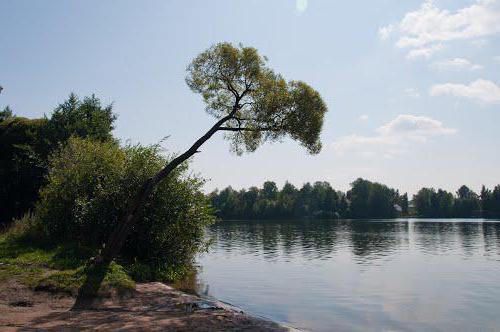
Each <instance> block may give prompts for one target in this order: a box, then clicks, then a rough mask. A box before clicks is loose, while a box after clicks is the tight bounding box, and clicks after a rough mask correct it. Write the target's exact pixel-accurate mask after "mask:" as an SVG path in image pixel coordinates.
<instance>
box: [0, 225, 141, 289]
mask: <svg viewBox="0 0 500 332" xmlns="http://www.w3.org/2000/svg"><path fill="white" fill-rule="evenodd" d="M37 242H40V241H37V237H36V234H30V233H29V231H26V229H24V228H20V227H15V226H14V227H13V228H11V229H9V230H8V231H7V232H5V233H3V234H0V289H1V288H2V286H1V285H7V284H8V283H6V281H8V280H12V281H15V282H18V283H21V284H23V285H25V286H28V287H30V288H32V289H35V290H45V291H50V292H57V293H66V294H71V295H76V294H77V291H78V289H79V288H80V286H81V285H82V284H83V282H84V280H85V277H86V276H85V273H84V269H85V263H86V262H87V261H88V259H89V258H90V257H91V256H92V254H93V253H94V252H93V250H91V249H89V248H81V247H77V246H75V245H71V244H68V245H59V246H55V247H54V246H52V247H50V246H44V245H43V244H42V243H37ZM134 288H135V283H134V281H133V280H132V279H131V278H130V276H129V275H128V274H127V273H126V271H125V270H124V268H123V267H122V266H121V265H119V264H117V263H114V262H113V263H112V264H111V266H110V268H109V270H108V272H107V274H106V276H105V278H104V281H103V283H102V285H101V288H100V290H99V293H100V294H101V295H103V296H108V295H110V294H112V293H113V292H115V291H116V292H117V293H123V292H126V291H130V290H133V289H134Z"/></svg>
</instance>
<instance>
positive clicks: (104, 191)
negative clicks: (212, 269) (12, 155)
mask: <svg viewBox="0 0 500 332" xmlns="http://www.w3.org/2000/svg"><path fill="white" fill-rule="evenodd" d="M166 162H167V159H166V158H165V157H163V156H162V155H161V154H160V150H159V147H158V146H151V147H142V146H138V145H136V146H126V147H124V148H122V147H120V146H118V145H117V144H116V143H113V142H99V141H93V140H88V139H81V138H76V137H73V138H70V139H69V141H68V143H67V144H66V145H65V146H64V147H63V148H62V149H60V150H59V151H58V152H56V153H55V154H54V155H52V157H51V158H50V160H49V172H48V177H47V180H48V184H47V185H46V186H45V187H44V188H43V189H42V190H41V192H40V201H39V203H38V204H37V206H36V218H37V220H38V222H39V223H40V226H41V227H42V229H43V232H44V233H45V234H46V235H47V236H48V237H49V238H50V239H51V241H53V242H54V243H62V242H68V241H69V242H76V243H78V244H80V245H83V246H90V247H94V248H99V247H101V246H102V244H103V243H105V242H106V240H107V239H108V236H109V234H110V233H111V231H112V230H113V229H114V228H115V227H116V225H117V224H118V223H119V222H120V221H121V220H120V218H121V217H122V216H123V215H124V213H125V210H126V208H127V204H128V203H129V202H130V201H131V199H132V198H133V197H134V195H135V194H136V192H137V191H138V189H139V187H140V186H141V185H142V183H143V182H144V181H145V180H146V179H148V178H149V177H151V176H153V175H154V174H155V173H156V172H158V171H159V170H160V169H161V168H162V167H163V166H164V165H165V163H166ZM187 170H188V168H187V166H183V167H180V168H179V170H177V171H176V172H174V173H173V174H172V175H171V176H170V177H169V178H167V179H166V180H165V181H164V182H162V183H161V184H159V185H158V186H157V188H156V189H155V190H154V191H153V193H152V194H151V197H150V199H149V200H148V203H147V204H146V206H145V207H144V209H143V210H142V211H140V222H139V223H138V224H137V225H136V226H135V228H134V229H133V231H132V232H131V234H130V235H129V237H128V238H127V241H126V243H125V246H124V247H123V249H122V251H121V254H120V259H121V260H124V261H126V262H128V263H133V264H136V266H139V265H147V266H148V268H149V269H150V270H151V271H172V269H179V270H182V269H184V268H185V267H186V266H188V265H190V263H192V260H193V258H194V256H195V254H196V253H198V252H199V251H200V250H203V249H204V248H205V242H204V239H203V231H204V228H205V226H206V225H207V224H209V223H210V222H211V221H212V220H213V218H212V214H211V210H210V208H209V205H208V202H207V201H206V198H205V197H204V195H203V194H202V193H201V192H200V188H201V186H202V185H203V180H201V179H200V178H198V177H196V176H187V175H186V174H187ZM137 264H139V265H137ZM131 265H132V264H131ZM147 275H148V276H149V277H151V278H157V276H158V275H161V274H159V273H151V272H148V273H147ZM163 275H165V274H163ZM168 275H173V273H172V272H169V273H168Z"/></svg>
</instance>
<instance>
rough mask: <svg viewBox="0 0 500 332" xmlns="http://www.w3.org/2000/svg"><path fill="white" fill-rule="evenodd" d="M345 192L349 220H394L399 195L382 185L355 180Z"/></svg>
mask: <svg viewBox="0 0 500 332" xmlns="http://www.w3.org/2000/svg"><path fill="white" fill-rule="evenodd" d="M351 187H352V189H351V190H350V191H348V192H347V198H348V199H349V201H350V203H351V205H350V217H351V218H394V217H396V216H397V215H398V214H397V210H396V208H395V204H397V203H398V201H399V199H400V198H399V193H398V192H397V191H396V190H394V189H391V188H389V187H387V186H385V185H383V184H380V183H377V182H370V181H367V180H363V179H357V180H356V181H354V182H353V183H352V184H351Z"/></svg>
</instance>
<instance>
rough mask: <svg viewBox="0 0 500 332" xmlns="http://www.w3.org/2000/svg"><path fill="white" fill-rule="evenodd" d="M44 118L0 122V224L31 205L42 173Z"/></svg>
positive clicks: (20, 213)
mask: <svg viewBox="0 0 500 332" xmlns="http://www.w3.org/2000/svg"><path fill="white" fill-rule="evenodd" d="M46 125H47V120H45V119H26V118H20V117H8V118H6V119H5V120H3V121H1V122H0V151H2V153H1V154H0V224H2V223H6V222H8V221H10V219H11V218H12V217H15V216H20V215H22V214H23V213H24V212H25V211H26V210H28V209H29V208H31V207H32V204H33V202H34V200H35V199H36V197H37V193H38V188H39V187H40V185H41V184H42V183H43V175H44V172H45V168H44V164H43V157H42V156H41V155H40V151H41V150H42V142H43V135H42V133H43V130H44V127H45V126H46Z"/></svg>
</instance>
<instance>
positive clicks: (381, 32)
mask: <svg viewBox="0 0 500 332" xmlns="http://www.w3.org/2000/svg"><path fill="white" fill-rule="evenodd" d="M393 31H394V25H392V24H389V25H387V26H385V27H381V28H379V29H378V36H379V38H380V39H382V40H387V39H389V37H390V35H391V33H392V32H393Z"/></svg>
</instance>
